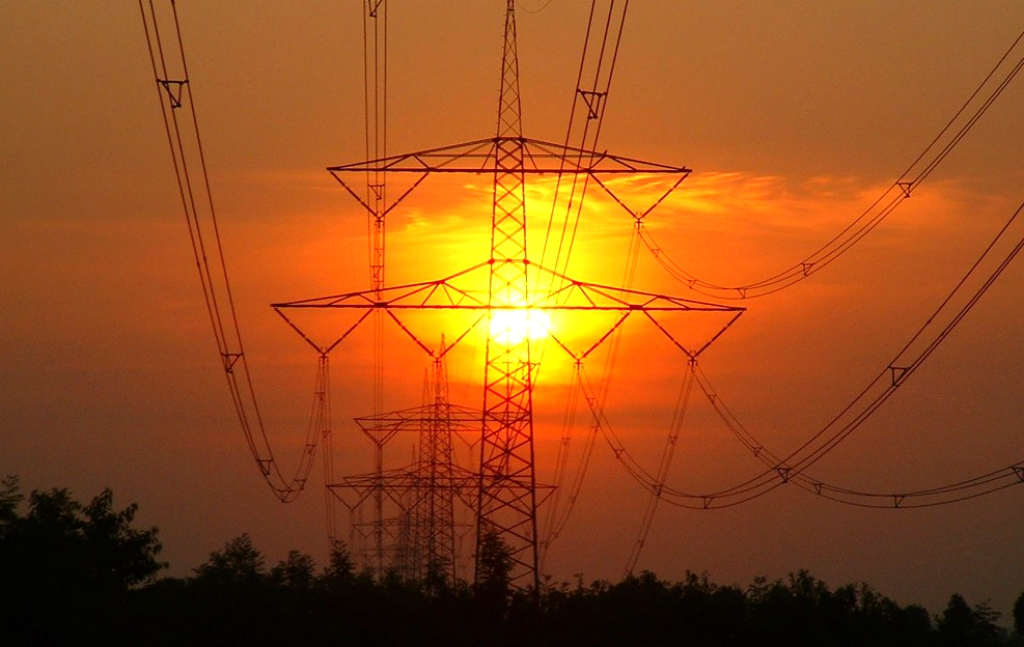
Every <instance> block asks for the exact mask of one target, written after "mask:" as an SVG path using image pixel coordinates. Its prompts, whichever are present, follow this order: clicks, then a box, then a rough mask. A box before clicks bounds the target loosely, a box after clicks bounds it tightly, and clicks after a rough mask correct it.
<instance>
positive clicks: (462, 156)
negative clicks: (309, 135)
mask: <svg viewBox="0 0 1024 647" xmlns="http://www.w3.org/2000/svg"><path fill="white" fill-rule="evenodd" d="M500 82H501V84H500V92H499V102H498V115H497V116H498V128H497V134H496V136H494V137H491V138H487V139H479V140H474V141H470V142H466V143H462V144H454V145H450V146H444V147H439V148H433V149H427V150H421V151H415V152H412V153H405V154H400V155H392V156H388V157H384V158H381V159H375V160H370V161H366V162H359V163H353V164H346V165H341V166H335V167H330V168H329V169H328V170H329V171H330V172H331V173H332V174H333V175H334V177H335V179H336V180H337V181H338V182H339V183H340V184H341V185H342V186H343V187H344V188H345V189H346V190H347V191H348V192H349V193H350V194H351V195H352V196H353V197H354V198H355V199H356V200H358V201H359V202H360V203H363V205H364V207H366V208H368V209H369V208H370V207H369V206H368V205H367V204H366V203H365V202H364V201H363V200H362V199H361V197H360V196H359V194H358V193H357V192H356V191H354V190H353V189H352V188H351V187H350V186H349V184H348V183H347V182H346V180H345V178H346V176H347V175H350V174H353V173H356V174H365V173H368V172H383V173H411V174H414V175H416V176H418V177H416V179H415V180H414V182H413V183H412V185H411V186H410V187H409V188H408V189H406V190H405V191H404V192H403V193H401V195H398V196H397V197H396V198H394V199H393V200H392V201H391V202H390V203H388V204H386V205H385V206H384V208H383V213H384V214H387V213H389V212H390V211H391V210H393V209H394V208H395V207H396V206H398V205H399V204H400V203H401V202H402V201H403V200H405V199H406V197H408V196H409V195H410V194H411V193H412V192H413V191H414V190H415V189H416V188H417V187H418V186H419V185H420V184H421V183H422V182H423V181H424V180H425V179H426V178H427V176H429V175H430V174H431V173H437V172H443V173H471V174H477V175H479V174H487V175H490V176H491V177H492V178H493V204H492V210H491V244H490V249H489V254H488V257H487V260H485V261H483V262H480V263H478V264H476V265H474V266H472V267H469V268H467V269H465V270H462V271H459V272H456V273H454V274H451V275H449V276H447V277H445V278H442V279H438V280H433V281H425V282H421V283H411V284H406V285H399V286H390V287H388V286H385V287H384V288H382V289H379V290H370V291H360V292H347V293H341V294H335V295H331V296H326V297H319V298H313V299H303V300H299V301H290V302H283V303H277V304H274V305H273V307H274V308H275V309H276V310H277V312H278V313H279V314H280V315H281V316H282V317H284V318H285V319H286V320H287V321H289V323H291V325H292V326H293V327H294V328H295V329H296V330H297V331H298V332H299V333H300V334H302V335H303V337H304V338H305V339H306V341H307V342H309V343H310V344H311V345H312V346H313V348H315V349H317V350H318V351H321V352H322V351H323V349H333V348H334V347H335V346H337V345H338V344H339V343H341V342H342V341H343V340H344V339H345V338H347V337H348V336H349V335H350V334H351V333H352V332H353V331H354V330H355V329H356V328H358V327H359V326H360V325H361V324H362V323H363V322H364V321H365V320H366V319H367V318H368V317H370V316H371V314H373V313H377V312H383V313H385V314H386V317H384V316H381V319H382V320H383V321H391V322H393V323H394V324H395V325H396V326H397V327H398V330H399V331H401V333H402V334H404V335H406V336H408V337H409V338H410V339H412V341H413V342H414V343H415V344H416V345H417V346H418V347H419V348H420V349H422V350H423V351H424V352H425V353H426V354H427V355H428V356H430V357H432V358H434V359H436V358H438V357H440V356H443V355H444V354H446V353H449V352H450V351H452V349H454V348H456V347H457V346H459V345H460V344H462V343H463V342H464V341H465V340H466V339H467V337H468V336H469V334H470V333H471V332H472V331H474V330H477V329H479V328H481V327H482V328H483V329H484V334H485V346H486V350H485V369H484V383H483V392H484V395H483V411H482V412H479V411H478V412H476V423H477V425H479V426H478V427H477V429H478V431H479V432H480V465H479V471H478V472H477V473H476V474H475V475H474V480H475V488H476V490H475V498H476V504H475V508H476V514H477V548H478V549H479V545H480V541H481V539H482V538H483V537H484V535H485V534H487V533H493V534H496V535H497V537H498V538H499V539H500V540H501V541H502V542H503V543H504V544H505V546H506V547H507V548H508V549H509V551H510V554H511V557H512V560H513V569H512V573H511V577H512V583H513V585H515V586H517V587H520V588H529V587H534V588H536V587H537V585H538V582H539V574H538V569H537V559H538V554H537V544H538V534H537V508H538V506H539V505H540V503H541V502H542V499H543V498H544V495H546V494H547V493H550V491H551V489H550V487H547V486H542V485H540V484H538V483H537V480H536V476H535V460H534V459H535V456H534V443H533V388H534V375H535V370H536V363H535V361H534V359H533V357H532V356H531V352H530V339H529V337H530V335H529V334H518V333H517V332H516V331H515V330H514V328H515V326H513V325H511V324H509V323H506V322H509V321H511V320H514V319H516V318H519V319H521V320H526V321H529V320H530V318H531V317H532V316H535V315H537V314H538V313H539V314H543V313H549V314H551V315H555V314H558V313H580V312H583V313H599V312H605V313H611V314H612V315H613V316H614V317H615V321H614V323H613V324H612V325H611V326H610V327H609V330H608V331H607V332H604V333H603V334H602V333H600V332H598V333H596V334H594V335H593V337H591V338H588V339H587V340H586V341H585V342H584V343H582V345H579V344H575V345H574V344H573V343H570V342H568V341H566V340H564V339H560V338H559V335H558V334H557V333H556V332H555V331H549V332H548V337H550V339H551V341H553V342H554V343H555V344H556V346H558V347H559V348H561V349H562V350H564V351H565V352H566V353H567V354H568V355H569V356H570V357H571V358H572V360H573V361H574V362H575V363H576V364H577V365H581V364H582V363H583V362H584V361H585V360H586V359H587V358H588V357H589V356H590V355H591V353H593V352H594V351H595V350H596V349H597V348H598V347H600V346H601V345H602V344H603V343H604V342H605V341H607V339H608V338H609V336H610V334H611V333H612V332H613V331H614V330H616V329H618V328H619V327H620V326H621V325H622V324H623V323H624V322H625V321H626V320H627V319H629V318H630V317H640V318H642V319H646V320H649V321H650V322H652V323H653V324H654V326H655V328H656V329H657V330H658V331H660V332H661V333H662V334H663V335H664V336H665V337H667V338H668V340H669V341H670V342H671V343H672V344H673V345H674V346H675V347H676V348H678V349H679V350H680V351H681V352H682V353H684V354H685V355H686V356H687V357H689V358H691V359H693V358H695V357H697V356H698V355H700V353H702V352H703V351H704V350H705V349H706V348H707V347H708V346H709V345H710V344H711V343H712V342H713V341H714V340H716V339H717V338H718V337H719V336H720V335H721V334H722V332H723V331H724V330H725V329H726V328H728V327H729V326H730V325H731V324H732V322H734V321H735V320H736V318H737V317H739V315H740V314H741V313H742V312H743V311H744V308H741V307H733V306H723V305H717V304H713V303H706V302H698V301H690V300H687V299H682V298H678V297H672V296H668V295H662V294H654V293H650V292H642V291H637V290H631V289H623V288H621V287H615V286H608V285H600V284H597V283H591V282H586V281H580V280H577V279H573V278H571V277H569V276H567V275H565V274H563V273H561V272H558V271H556V270H552V269H548V268H545V267H543V266H542V265H540V264H538V263H536V262H534V261H532V260H531V259H530V258H529V255H528V253H527V245H526V232H527V215H526V201H525V186H526V178H527V177H528V176H533V175H543V174H551V175H558V176H559V177H561V176H563V175H570V176H580V175H584V176H587V177H589V178H593V179H594V180H595V182H596V183H597V184H598V186H600V187H601V189H602V190H604V191H606V192H607V193H609V194H610V195H611V196H612V197H613V198H614V199H615V200H616V201H617V202H619V203H620V204H624V202H623V201H622V199H621V198H619V197H618V196H616V195H615V194H614V193H613V192H612V190H611V188H610V187H609V186H608V185H607V184H606V183H604V182H602V181H601V180H600V179H599V178H600V177H603V176H616V175H636V174H646V175H667V176H672V177H675V178H676V179H675V182H674V183H671V187H670V188H669V189H668V190H667V191H666V192H665V194H664V195H662V196H661V197H660V198H659V199H658V200H657V201H656V202H655V203H654V205H652V206H651V207H650V208H649V209H646V210H644V211H642V213H643V214H644V215H646V214H647V213H649V212H650V211H651V210H652V209H653V208H654V207H655V206H657V205H658V204H660V203H661V202H662V201H663V200H664V199H665V197H666V196H667V195H668V194H669V193H671V192H672V191H674V190H675V189H676V188H677V187H678V186H679V184H680V182H681V181H682V179H683V178H685V177H686V176H687V175H688V174H689V173H690V169H689V168H687V167H685V166H676V165H668V164H660V163H656V162H645V161H642V160H638V159H633V158H628V157H622V156H618V155H613V154H610V153H607V152H597V151H594V150H586V149H582V148H574V147H571V146H568V145H563V144H556V143H552V142H546V141H541V140H536V139H530V138H526V137H524V136H523V134H522V109H521V103H520V95H519V62H518V53H517V47H516V22H515V2H514V0H507V2H506V10H505V27H504V47H503V54H502V65H501V79H500ZM636 213H638V214H640V213H641V212H640V211H638V212H636ZM637 217H642V216H639V215H638V216H637ZM531 281H532V282H534V284H536V285H547V286H549V287H547V288H546V289H537V290H533V291H530V290H529V285H530V282H531ZM481 286H486V288H485V289H482V288H481ZM304 309H326V310H335V311H338V310H342V311H344V310H355V311H362V314H361V315H359V316H357V318H356V319H355V321H354V322H350V323H348V324H346V326H345V328H344V330H343V332H342V333H341V334H340V335H339V336H338V337H337V338H336V339H334V340H324V341H321V342H317V341H313V340H312V339H310V338H308V337H306V335H305V334H303V333H302V331H301V329H300V328H299V327H298V326H297V325H295V323H294V322H292V320H291V319H290V318H289V317H288V313H289V312H294V311H297V310H304ZM426 310H434V311H439V310H440V311H455V312H461V313H464V314H467V315H470V316H471V317H470V318H471V320H472V321H471V323H470V324H469V325H468V326H465V328H464V329H463V328H462V327H461V326H460V327H459V328H458V329H457V330H456V331H455V333H454V334H451V335H450V336H449V338H450V339H452V341H451V343H450V345H448V346H446V347H444V348H431V347H430V346H428V345H427V344H426V343H425V342H424V341H423V340H422V339H420V337H419V336H418V335H417V334H416V331H415V330H414V329H413V328H414V326H413V325H412V324H411V323H410V322H408V321H403V318H402V317H404V316H405V313H406V312H410V311H426ZM681 312H704V313H720V314H723V315H725V321H724V322H723V323H722V325H721V326H719V327H718V328H717V329H715V330H714V331H713V332H712V333H710V334H709V336H708V338H707V339H706V340H703V341H702V342H701V343H698V344H697V345H695V346H694V345H692V344H691V345H690V346H687V345H684V344H683V343H682V342H681V341H680V339H679V338H678V336H677V335H676V334H674V333H673V332H672V331H671V330H669V328H667V327H666V326H665V325H663V324H662V323H661V322H660V321H659V317H661V316H662V315H666V314H667V313H681ZM378 316H379V315H378ZM383 473H384V475H385V479H384V480H385V481H388V480H389V479H390V476H391V475H392V474H391V473H390V472H389V471H384V472H383ZM394 476H395V479H394V480H391V482H390V484H389V485H387V486H386V487H382V488H381V491H383V492H388V491H389V489H390V490H392V491H394V490H396V488H397V489H401V488H406V489H408V488H411V487H413V485H414V479H413V478H412V476H411V475H403V476H401V477H399V476H398V475H394ZM366 485H367V483H366V480H365V479H362V480H360V481H359V483H356V482H355V481H346V483H345V486H346V487H352V488H355V487H357V486H359V487H365V486H366ZM464 486H465V483H464V482H461V481H460V483H459V484H458V486H457V487H454V486H453V487H454V489H455V491H456V492H460V491H461V488H462V487H464ZM538 492H542V493H543V494H542V495H538ZM392 498H393V499H394V500H396V501H397V500H398V497H394V496H393V497H392Z"/></svg>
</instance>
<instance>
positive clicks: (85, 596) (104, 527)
mask: <svg viewBox="0 0 1024 647" xmlns="http://www.w3.org/2000/svg"><path fill="white" fill-rule="evenodd" d="M24 503H25V497H24V496H23V495H22V494H21V493H20V491H19V488H18V479H17V478H16V477H7V478H5V479H4V480H3V481H2V483H0V574H2V577H0V628H3V632H2V633H0V636H4V638H5V640H3V641H0V642H5V641H9V642H10V643H12V644H18V643H19V642H23V643H31V644H55V643H65V642H92V641H98V640H102V639H103V638H104V637H105V636H106V635H108V633H109V631H110V628H111V627H114V626H116V625H117V624H118V623H120V622H123V621H124V618H125V616H126V613H127V611H128V603H129V597H130V594H131V593H132V592H134V591H136V590H137V589H139V588H140V587H142V586H143V585H145V584H147V583H151V582H152V581H153V578H154V577H155V575H156V574H157V572H158V571H159V570H160V569H161V568H164V567H165V566H166V564H164V563H162V562H160V561H159V560H158V559H157V555H158V554H159V552H160V549H161V546H160V542H159V541H158V539H157V529H156V528H149V529H141V530H140V529H137V528H134V527H133V526H132V524H133V522H134V520H135V514H136V511H137V509H138V507H137V506H136V505H135V504H134V503H133V504H131V505H129V506H128V507H127V508H125V509H123V510H120V511H118V510H116V509H114V507H113V494H112V492H111V491H110V490H109V489H107V490H104V491H103V492H101V493H100V494H99V495H97V496H96V497H95V498H93V499H92V500H91V501H90V502H89V503H87V504H82V503H80V502H78V501H76V500H75V499H73V498H72V496H71V493H70V492H68V490H66V489H54V490H50V491H49V492H39V491H33V492H32V493H31V494H30V495H29V497H28V510H27V513H24V514H22V512H21V511H20V509H21V508H22V507H23V504H24Z"/></svg>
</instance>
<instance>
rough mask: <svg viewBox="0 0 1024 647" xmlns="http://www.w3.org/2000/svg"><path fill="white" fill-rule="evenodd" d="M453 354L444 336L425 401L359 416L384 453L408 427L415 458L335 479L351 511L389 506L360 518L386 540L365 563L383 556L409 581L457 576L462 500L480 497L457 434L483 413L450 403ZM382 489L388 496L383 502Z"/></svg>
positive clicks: (363, 532) (366, 532) (367, 530)
mask: <svg viewBox="0 0 1024 647" xmlns="http://www.w3.org/2000/svg"><path fill="white" fill-rule="evenodd" d="M446 357H447V354H446V353H445V352H444V343H443V342H442V345H441V352H440V353H438V356H437V357H435V358H434V359H433V361H432V367H431V371H430V374H429V375H428V379H426V380H425V388H424V402H423V404H422V405H421V406H419V407H414V408H411V409H403V410H399V411H392V412H388V413H384V414H381V415H373V416H367V417H363V418H356V419H355V421H356V424H357V425H358V426H359V428H360V429H362V430H363V432H364V433H366V435H367V436H368V437H369V438H370V439H371V440H373V441H374V442H375V443H376V442H379V443H380V446H379V447H380V452H379V453H380V454H382V453H383V446H384V445H385V444H387V443H388V442H389V441H390V440H392V439H393V438H394V437H395V436H396V435H397V434H399V433H400V432H411V433H415V434H416V437H417V447H416V455H415V458H414V460H413V461H412V463H411V464H410V465H407V466H405V467H401V468H396V469H389V470H379V469H377V468H376V467H377V466H375V469H374V471H373V472H371V473H368V474H360V475H354V476H348V477H344V478H342V479H340V480H339V481H337V482H333V483H330V484H328V489H329V490H330V491H331V492H333V493H334V495H335V496H336V497H337V499H338V500H339V501H340V502H342V503H343V504H344V505H346V506H347V507H348V508H349V509H350V510H353V511H357V510H359V509H361V508H362V507H363V506H364V505H366V504H367V503H372V504H373V507H374V510H375V511H376V510H378V509H379V510H381V517H380V519H379V520H378V519H377V518H376V517H375V518H374V519H373V520H372V521H370V522H359V521H356V522H355V524H354V529H355V530H356V532H357V534H358V535H360V536H362V537H373V538H374V539H375V540H376V538H378V537H379V538H380V540H381V541H380V548H379V549H378V544H377V542H376V541H375V542H374V545H373V547H372V548H371V550H370V552H371V554H370V555H368V556H366V557H368V558H369V559H366V560H365V561H366V562H367V563H369V564H371V565H375V564H377V563H378V561H379V563H380V564H381V565H382V567H383V568H384V569H385V570H387V569H392V570H394V571H395V572H396V573H398V574H399V575H400V576H402V577H404V578H406V579H409V580H425V579H427V578H428V576H431V577H433V578H434V579H435V580H436V579H437V578H444V579H445V580H447V581H449V582H454V581H455V578H456V575H457V573H456V570H455V569H456V554H455V509H456V502H457V501H458V500H461V501H462V502H463V504H464V505H467V506H469V505H471V504H472V503H475V500H474V499H473V493H474V492H475V482H474V481H475V479H474V473H475V472H474V471H472V470H469V469H467V468H465V467H462V466H459V465H458V464H457V463H456V460H455V454H454V448H453V436H457V437H462V438H463V439H465V438H468V437H471V436H470V435H471V434H473V433H475V432H478V431H479V428H480V412H479V410H477V409H473V408H470V407H464V406H460V405H456V404H453V403H451V402H450V401H449V398H448V368H447V362H446ZM377 453H378V452H375V454H377ZM377 465H379V463H378V464H377ZM378 495H382V496H381V499H382V501H381V503H380V504H378Z"/></svg>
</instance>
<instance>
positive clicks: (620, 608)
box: [0, 477, 1024, 647]
mask: <svg viewBox="0 0 1024 647" xmlns="http://www.w3.org/2000/svg"><path fill="white" fill-rule="evenodd" d="M137 509H138V508H137V506H136V505H135V504H132V505H130V506H128V507H127V508H125V509H123V510H117V509H116V508H115V507H114V505H113V494H112V493H111V491H110V490H109V489H108V490H104V491H103V492H101V493H100V494H99V495H97V496H96V497H94V498H93V499H92V500H91V501H89V502H88V503H83V502H79V501H77V500H75V499H74V498H73V497H72V496H71V494H70V493H69V492H68V491H67V490H66V489H53V490H49V491H34V492H32V493H31V494H30V495H29V496H27V497H26V496H24V495H23V494H22V493H21V492H20V490H19V488H18V481H17V478H15V477H8V478H6V479H4V480H3V481H2V482H0V644H2V645H94V644H95V645H99V644H104V645H138V644H150V645H184V644H190V645H206V644H218V645H234V644H242V643H245V644H250V645H264V644H276V645H291V644H298V643H300V642H306V641H312V640H330V641H332V642H335V643H339V644H358V645H446V646H448V645H455V646H459V645H467V646H468V645H474V646H475V645H499V646H500V645H510V646H511V645H516V646H517V647H522V646H525V645H531V646H532V645H559V646H566V645H595V646H601V645H609V646H610V645H652V646H654V645H659V646H660V645H692V646H695V647H703V646H723V647H724V646H733V645H736V646H740V645H742V646H747V645H776V644H785V645H793V646H800V645H808V646H810V645H813V646H815V647H827V646H832V645H835V646H844V647H845V646H850V647H853V646H889V645H891V646H894V647H895V646H900V647H914V646H922V647H947V646H948V647H954V646H956V647H974V646H986V647H987V646H995V645H1017V646H1024V593H1022V594H1021V595H1020V596H1019V597H1018V598H1017V600H1016V604H1015V605H1014V611H1013V618H1012V623H1013V626H1014V628H1015V631H1008V630H1003V629H1001V628H1000V626H999V624H998V623H999V620H1000V616H999V614H998V613H997V612H995V611H994V610H993V609H992V608H991V607H990V606H988V604H987V603H986V602H982V603H978V604H974V605H971V604H969V603H968V602H967V601H966V600H965V599H964V598H963V597H962V596H960V595H959V594H953V595H952V596H951V597H950V599H949V603H948V604H947V606H946V608H945V609H944V610H943V611H942V612H941V613H940V614H938V615H934V616H933V615H931V614H929V612H928V611H927V610H926V609H924V608H923V607H921V606H917V605H909V606H901V605H899V604H897V603H896V602H894V601H893V600H891V599H889V598H888V597H886V596H884V595H882V594H881V593H879V592H877V591H875V590H874V589H872V588H871V587H870V586H869V585H867V584H848V585H844V586H840V587H838V588H835V589H832V588H830V587H829V586H828V585H827V584H826V583H825V582H822V581H821V580H819V579H817V578H815V577H814V576H812V575H811V574H810V573H809V572H807V571H805V570H800V571H797V572H795V573H792V574H790V575H789V576H788V577H787V578H786V579H783V580H768V579H765V578H755V579H754V581H753V582H751V583H750V584H749V585H747V586H738V585H719V584H716V583H714V582H712V581H711V580H710V579H709V578H708V577H707V575H697V574H694V573H688V574H687V575H686V577H685V578H684V579H683V580H682V581H678V582H669V581H665V580H661V579H659V578H658V577H657V576H655V575H654V574H653V573H650V572H644V573H641V574H639V575H635V576H629V577H626V578H624V579H623V580H621V581H619V582H615V583H612V582H607V581H597V582H593V583H590V584H585V583H584V582H583V580H582V578H579V579H578V580H577V581H576V582H575V583H572V584H569V583H558V584H552V583H548V584H547V585H545V586H543V587H541V589H540V590H539V591H519V590H515V589H513V588H512V587H511V586H510V584H509V573H510V572H511V560H510V556H509V553H508V549H507V547H505V546H504V545H503V544H502V543H501V541H500V540H499V539H498V538H497V537H496V536H489V537H488V538H487V540H486V541H485V542H483V547H482V551H481V556H480V559H481V574H480V577H479V578H478V582H477V583H476V584H472V585H471V584H469V583H466V582H462V581H457V582H452V581H449V580H447V579H446V578H445V577H444V576H443V575H441V574H440V573H441V572H442V570H443V569H428V575H427V577H426V578H425V579H424V580H423V581H407V580H404V579H402V578H400V577H399V576H398V575H397V574H395V573H391V574H388V575H386V576H385V577H383V578H380V579H377V578H374V577H373V576H372V574H371V573H369V572H367V571H360V570H359V569H357V568H356V566H355V564H354V563H353V560H352V559H351V556H350V554H349V552H348V550H347V548H346V546H345V545H344V543H342V542H339V543H337V544H336V545H335V546H334V549H333V550H332V551H331V553H330V555H329V559H328V563H327V564H326V565H324V566H323V567H322V568H318V567H317V565H316V564H315V563H314V561H313V559H312V558H311V557H310V556H309V555H306V554H303V553H301V552H299V551H291V552H290V553H289V554H288V556H287V557H286V558H285V559H283V560H281V561H279V562H278V563H276V564H274V565H272V566H271V565H268V562H267V560H266V557H265V556H264V555H263V553H262V552H260V550H259V549H258V548H257V547H256V546H255V545H254V544H253V541H252V539H251V537H249V536H248V535H246V534H243V535H240V536H238V537H236V538H234V539H232V540H230V541H228V542H227V543H225V545H224V546H223V547H222V548H220V549H219V550H215V551H213V552H212V553H210V555H209V558H208V559H207V560H206V561H205V562H204V563H203V564H201V565H199V566H198V567H197V568H196V569H194V571H193V572H192V574H191V575H189V576H187V577H166V576H161V572H162V571H163V570H164V569H165V568H166V567H167V564H166V563H165V562H162V561H160V559H159V555H160V552H161V544H160V542H159V539H158V531H157V529H156V528H137V527H135V514H136V512H137Z"/></svg>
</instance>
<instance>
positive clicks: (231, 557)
mask: <svg viewBox="0 0 1024 647" xmlns="http://www.w3.org/2000/svg"><path fill="white" fill-rule="evenodd" d="M264 562H265V560H264V559H263V554H262V553H261V552H260V551H259V550H257V549H256V547H255V546H254V545H253V543H252V537H250V536H249V533H242V534H241V535H239V536H238V537H235V538H234V539H232V540H231V541H229V542H227V543H226V544H224V548H223V549H222V550H215V551H213V552H212V553H210V557H209V559H207V560H206V562H205V563H203V564H202V565H200V566H199V568H197V569H196V580H197V581H199V582H210V583H215V584H236V585H246V584H253V583H255V582H257V581H258V580H260V579H262V578H263V577H264V576H265V575H266V569H265V568H264Z"/></svg>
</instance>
